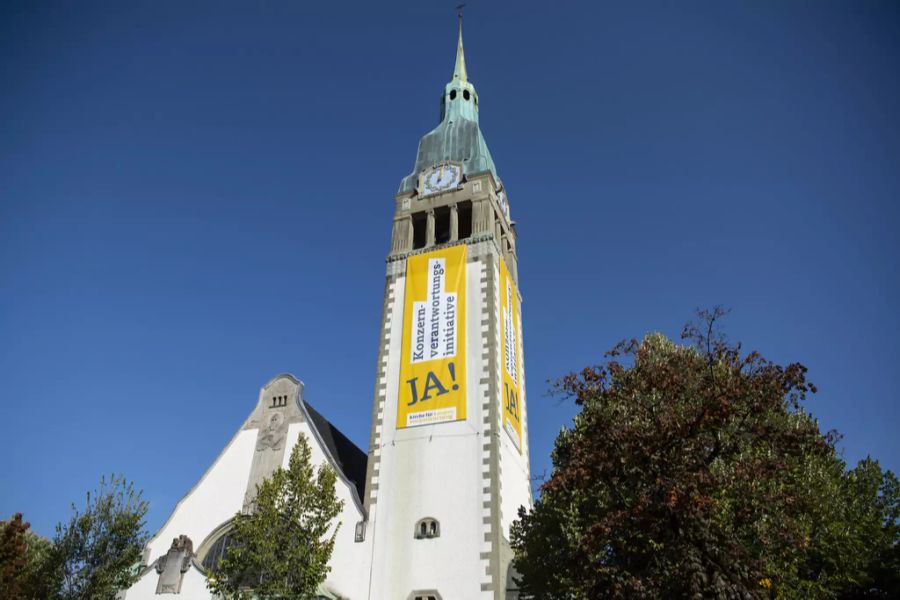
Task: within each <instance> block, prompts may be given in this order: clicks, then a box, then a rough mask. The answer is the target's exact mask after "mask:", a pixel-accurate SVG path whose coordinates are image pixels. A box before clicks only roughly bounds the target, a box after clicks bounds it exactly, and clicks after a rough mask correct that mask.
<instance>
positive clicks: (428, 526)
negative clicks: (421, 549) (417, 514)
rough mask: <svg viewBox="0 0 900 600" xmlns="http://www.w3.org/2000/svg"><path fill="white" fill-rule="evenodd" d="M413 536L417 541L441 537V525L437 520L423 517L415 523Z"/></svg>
mask: <svg viewBox="0 0 900 600" xmlns="http://www.w3.org/2000/svg"><path fill="white" fill-rule="evenodd" d="M414 536H415V538H416V539H417V540H424V539H428V538H436V537H441V524H440V523H438V520H437V519H432V518H431V517H425V518H424V519H422V520H420V521H419V522H418V523H416V530H415V532H414Z"/></svg>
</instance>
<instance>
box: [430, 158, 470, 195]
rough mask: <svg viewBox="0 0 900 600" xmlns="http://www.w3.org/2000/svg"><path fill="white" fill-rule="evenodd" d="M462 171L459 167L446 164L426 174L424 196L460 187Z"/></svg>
mask: <svg viewBox="0 0 900 600" xmlns="http://www.w3.org/2000/svg"><path fill="white" fill-rule="evenodd" d="M461 171H462V169H460V167H459V165H453V164H444V165H438V166H436V167H432V168H431V169H430V170H428V171H426V172H425V177H424V180H423V187H424V188H425V189H424V191H423V195H428V194H435V193H437V192H441V191H444V190H449V189H451V188H455V187H457V186H459V180H460V175H461V174H462V173H461Z"/></svg>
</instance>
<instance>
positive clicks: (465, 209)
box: [458, 202, 472, 240]
mask: <svg viewBox="0 0 900 600" xmlns="http://www.w3.org/2000/svg"><path fill="white" fill-rule="evenodd" d="M458 208H459V239H461V240H465V239H468V238H470V237H472V203H471V202H460V203H459V207H458Z"/></svg>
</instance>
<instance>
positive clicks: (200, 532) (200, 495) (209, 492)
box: [147, 429, 257, 563]
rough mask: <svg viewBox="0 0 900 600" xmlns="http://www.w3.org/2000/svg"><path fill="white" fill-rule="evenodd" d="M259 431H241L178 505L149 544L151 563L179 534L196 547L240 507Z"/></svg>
mask: <svg viewBox="0 0 900 600" xmlns="http://www.w3.org/2000/svg"><path fill="white" fill-rule="evenodd" d="M256 434H257V430H255V429H253V430H248V429H243V430H241V431H239V432H238V433H237V435H235V436H234V438H232V440H231V443H229V444H228V446H227V447H226V448H225V450H224V451H222V454H220V455H219V457H218V458H217V459H216V462H214V463H213V465H212V467H210V468H209V470H208V471H207V472H206V473H205V474H204V475H203V477H202V478H201V479H200V482H199V483H198V484H197V485H196V486H194V488H193V489H192V490H191V491H190V492H188V494H187V495H186V496H185V497H184V498H182V499H181V501H180V502H179V503H178V504H177V505H176V506H175V510H174V511H173V512H172V516H170V517H169V520H168V521H166V523H165V525H163V527H162V529H160V530H159V532H158V533H157V534H156V535H155V536H154V537H153V539H152V540H151V541H150V542H149V543H148V544H147V547H148V548H149V549H150V555H149V560H148V563H150V562H153V561H154V560H156V559H157V558H159V557H160V556H162V555H164V554H165V553H166V552H167V551H168V550H169V547H170V546H171V545H172V540H173V539H174V538H177V537H178V536H179V535H186V536H188V537H189V538H191V541H192V542H193V543H194V549H195V550H196V549H197V548H198V547H199V545H200V543H201V542H203V540H205V539H206V536H208V535H209V534H210V533H211V532H212V531H213V529H215V528H216V527H218V526H219V525H221V524H222V523H224V522H225V521H227V520H229V519H231V518H232V517H233V516H234V514H235V513H236V512H238V511H239V510H241V504H242V502H243V499H244V491H245V489H246V487H247V480H248V479H249V478H250V464H251V462H252V461H253V452H254V446H255V445H256Z"/></svg>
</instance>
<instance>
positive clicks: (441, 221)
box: [434, 206, 450, 244]
mask: <svg viewBox="0 0 900 600" xmlns="http://www.w3.org/2000/svg"><path fill="white" fill-rule="evenodd" d="M449 241H450V207H449V206H440V207H438V208H435V209H434V243H435V244H446V243H447V242H449Z"/></svg>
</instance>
